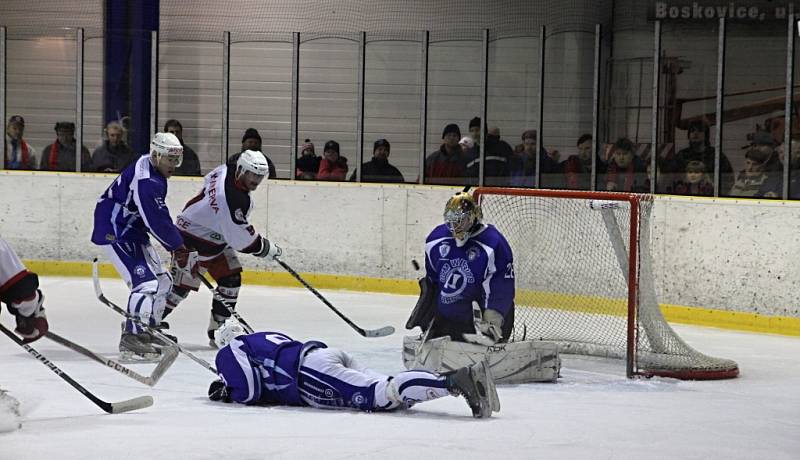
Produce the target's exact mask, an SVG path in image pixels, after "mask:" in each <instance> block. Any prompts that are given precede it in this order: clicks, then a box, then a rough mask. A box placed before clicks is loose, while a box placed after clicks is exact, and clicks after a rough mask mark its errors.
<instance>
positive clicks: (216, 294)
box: [197, 273, 255, 334]
mask: <svg viewBox="0 0 800 460" xmlns="http://www.w3.org/2000/svg"><path fill="white" fill-rule="evenodd" d="M197 276H198V277H199V278H200V281H202V282H203V284H205V285H206V287H207V288H208V290H209V291H211V295H212V296H213V297H214V300H216V301H217V302H219V303H221V304H222V305H223V306H224V307H225V308H226V309H227V310H228V311H229V312H230V313H231V315H233V317H234V318H236V320H237V321H239V322H240V323H241V324H242V326H244V329H245V332H247V333H248V334H252V333H253V332H255V330H254V329H253V327H252V326H250V325H249V324H248V323H247V321H245V320H244V318H242V315H240V314H239V312H237V311H236V310H234V309H233V307H231V306H230V305H228V302H229V300H228V299H225V298H223V297H222V296H221V295H220V294H219V292H217V290H216V289H214V286H212V285H211V282H210V281H208V278H206V276H205V275H203V274H202V273H198V274H197Z"/></svg>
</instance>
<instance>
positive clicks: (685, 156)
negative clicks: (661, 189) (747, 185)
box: [658, 120, 733, 190]
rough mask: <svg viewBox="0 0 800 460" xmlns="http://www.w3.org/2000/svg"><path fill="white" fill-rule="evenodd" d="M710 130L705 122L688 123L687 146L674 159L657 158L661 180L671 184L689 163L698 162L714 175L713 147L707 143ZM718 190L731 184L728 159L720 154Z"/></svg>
mask: <svg viewBox="0 0 800 460" xmlns="http://www.w3.org/2000/svg"><path fill="white" fill-rule="evenodd" d="M709 134H710V128H709V125H708V123H707V122H706V121H705V120H693V121H692V122H690V123H689V126H688V129H687V136H688V138H689V146H688V147H686V148H684V149H681V150H679V151H678V153H677V154H675V156H674V157H667V158H659V160H658V168H659V173H661V176H662V180H664V181H665V182H666V183H668V184H669V183H672V182H673V181H675V180H679V178H681V177H682V176H683V174H685V173H686V165H687V164H689V162H690V161H699V162H702V163H703V164H704V165H706V168H708V170H707V171H706V172H707V173H708V174H709V175H710V176H713V175H714V156H715V155H714V147H712V146H711V144H710V143H709V139H710V137H709ZM719 171H720V190H728V189H730V187H731V186H732V184H733V167H732V166H731V162H730V161H728V157H726V156H725V154H724V153H722V152H720V159H719Z"/></svg>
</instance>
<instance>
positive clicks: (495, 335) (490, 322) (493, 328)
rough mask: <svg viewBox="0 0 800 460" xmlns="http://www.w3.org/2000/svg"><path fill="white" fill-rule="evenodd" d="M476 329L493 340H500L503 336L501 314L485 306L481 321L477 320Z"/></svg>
mask: <svg viewBox="0 0 800 460" xmlns="http://www.w3.org/2000/svg"><path fill="white" fill-rule="evenodd" d="M478 329H479V330H480V331H481V334H483V335H486V336H489V337H491V338H492V340H494V341H495V342H498V341H500V340H501V339H502V338H503V316H502V315H501V314H500V312H499V311H497V310H492V309H490V308H487V309H486V310H484V312H483V321H479V322H478Z"/></svg>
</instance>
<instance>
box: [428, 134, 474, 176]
mask: <svg viewBox="0 0 800 460" xmlns="http://www.w3.org/2000/svg"><path fill="white" fill-rule="evenodd" d="M460 139H461V130H460V129H459V128H458V125H457V124H455V123H451V124H449V125H447V126H445V127H444V131H442V141H443V142H442V145H441V146H440V147H439V149H438V150H436V151H435V152H433V153H431V154H430V155H428V158H426V159H425V179H426V181H425V182H426V183H428V184H442V185H465V183H466V182H468V181H467V178H466V172H467V161H468V157H467V156H466V154H465V152H464V150H463V149H462V148H461V146H460V145H459V144H458V142H459V140H460ZM471 183H472V182H471Z"/></svg>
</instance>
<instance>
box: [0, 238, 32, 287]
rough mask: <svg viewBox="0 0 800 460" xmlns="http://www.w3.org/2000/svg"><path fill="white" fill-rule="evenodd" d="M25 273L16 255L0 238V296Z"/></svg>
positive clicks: (23, 266)
mask: <svg viewBox="0 0 800 460" xmlns="http://www.w3.org/2000/svg"><path fill="white" fill-rule="evenodd" d="M27 273H28V271H27V270H26V269H25V265H23V264H22V261H21V260H19V257H17V253H16V252H14V250H13V249H11V246H10V245H9V244H8V243H7V242H6V240H4V239H3V238H0V294H2V293H3V292H4V291H5V290H6V289H8V288H10V287H11V285H12V284H14V283H16V282H17V281H19V280H20V278H22V277H23V276H25V275H26V274H27Z"/></svg>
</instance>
